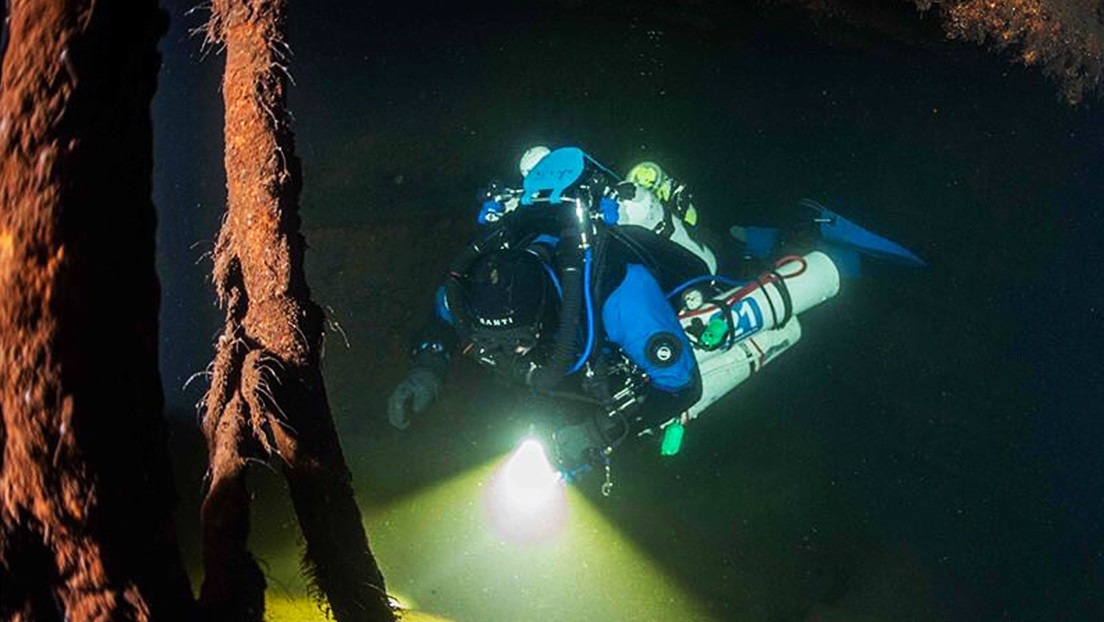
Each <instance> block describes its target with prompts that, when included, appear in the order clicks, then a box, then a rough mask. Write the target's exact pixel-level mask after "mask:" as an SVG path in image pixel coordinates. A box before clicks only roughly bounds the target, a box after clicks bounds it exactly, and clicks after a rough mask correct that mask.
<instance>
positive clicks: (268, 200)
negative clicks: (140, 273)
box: [200, 0, 394, 620]
mask: <svg viewBox="0 0 1104 622" xmlns="http://www.w3.org/2000/svg"><path fill="white" fill-rule="evenodd" d="M285 15H286V13H285V6H284V2H282V1H280V0H273V1H264V0H258V1H245V0H216V1H215V2H214V4H213V8H212V18H211V21H210V23H209V25H208V36H209V39H210V40H211V42H212V43H217V44H220V45H225V49H226V73H225V77H224V80H223V87H222V91H223V99H224V104H225V107H226V121H225V127H226V130H225V139H226V157H225V166H226V174H227V191H228V199H227V213H226V217H225V220H224V222H223V226H222V229H221V231H220V233H219V239H218V242H217V244H216V247H215V252H214V283H215V288H216V292H217V294H218V299H219V302H220V304H221V305H222V306H223V308H224V310H225V313H226V319H225V325H224V328H223V331H222V333H221V335H220V336H219V339H218V343H217V346H216V353H215V359H214V361H213V363H212V366H211V386H210V389H209V391H208V393H207V396H206V398H205V404H204V418H203V428H204V433H205V435H206V436H207V441H208V446H209V457H210V474H209V476H210V488H209V491H208V494H207V497H206V499H205V501H204V505H203V510H202V513H203V522H204V567H205V578H204V583H203V589H202V593H201V596H200V604H201V607H202V608H203V609H204V613H205V615H206V617H209V618H212V619H224V620H260V619H262V616H263V603H264V600H263V596H264V595H263V590H264V578H263V575H262V574H261V572H260V570H259V569H258V567H257V564H256V562H255V561H254V559H253V558H252V556H251V555H250V553H249V551H248V550H247V549H246V536H247V532H248V525H249V499H248V496H247V491H246V488H245V465H246V461H247V460H249V459H254V458H259V459H263V460H274V461H276V462H278V463H279V464H280V465H281V466H282V467H283V470H284V473H285V475H286V477H287V481H288V484H289V488H290V491H291V496H292V501H293V504H294V506H295V510H296V514H297V516H298V520H299V524H300V527H301V528H302V532H303V536H304V540H305V542H306V551H305V568H306V570H307V572H308V573H309V574H310V575H311V578H312V579H313V581H314V583H315V585H316V587H317V589H318V590H319V593H320V596H324V597H325V599H326V601H327V602H328V605H329V609H330V611H331V612H332V613H333V615H334V616H335V617H336V618H337V619H338V620H391V619H393V618H394V614H393V612H392V611H391V608H390V606H389V604H388V600H387V596H386V592H385V587H384V581H383V576H382V574H381V573H380V571H379V568H378V567H377V565H376V562H375V559H374V558H373V557H372V554H371V551H370V550H369V548H368V543H367V538H366V535H365V533H364V529H363V526H362V524H361V519H360V511H359V509H358V508H357V505H356V501H355V499H354V497H353V489H352V478H351V475H350V473H349V470H348V468H347V467H346V464H345V458H344V456H343V454H342V451H341V447H340V444H339V442H338V438H337V433H336V431H335V429H334V425H333V420H332V416H331V412H330V406H329V403H328V401H327V397H326V390H325V385H324V383H323V379H322V374H321V371H320V366H319V362H320V361H319V355H320V351H321V342H322V329H323V322H324V317H323V314H322V312H321V310H320V309H319V307H318V305H316V304H315V303H314V302H313V301H312V300H311V298H310V290H309V288H308V287H307V283H306V279H305V275H304V270H303V253H304V250H305V243H304V240H303V237H302V235H301V233H300V229H299V227H300V223H299V215H298V209H299V208H298V200H299V190H300V185H301V172H300V167H299V161H298V158H297V157H296V155H295V146H294V135H293V133H292V130H291V127H290V124H289V118H288V114H287V110H286V105H285V102H286V89H287V84H288V77H287V74H286V65H285V64H286V61H287V48H286V46H285V44H284V34H285V31H286V25H285Z"/></svg>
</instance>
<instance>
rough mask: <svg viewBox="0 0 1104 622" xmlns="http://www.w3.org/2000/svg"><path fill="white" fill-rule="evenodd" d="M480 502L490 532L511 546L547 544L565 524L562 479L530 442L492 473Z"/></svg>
mask: <svg viewBox="0 0 1104 622" xmlns="http://www.w3.org/2000/svg"><path fill="white" fill-rule="evenodd" d="M483 501H484V508H485V514H486V519H487V521H488V523H489V524H490V526H491V528H492V529H493V530H494V532H495V533H496V534H498V535H499V536H500V537H502V538H503V539H504V540H508V541H511V542H516V543H522V544H535V543H540V542H547V541H549V540H552V539H554V538H555V537H556V536H557V535H559V534H560V533H561V532H562V531H563V527H564V524H565V523H566V521H567V494H566V490H565V484H564V481H563V478H561V477H560V474H559V472H557V471H556V469H555V468H553V466H552V464H551V463H550V462H549V461H548V456H547V455H546V454H545V452H544V447H543V446H542V445H541V444H540V442H539V441H537V440H536V439H533V438H528V439H525V440H524V441H522V443H521V445H519V446H518V448H517V449H515V450H514V452H513V453H511V454H510V455H509V456H508V457H507V458H506V460H505V461H504V462H503V463H502V464H501V465H500V466H499V467H498V469H496V471H495V473H494V475H493V476H492V477H491V481H490V485H489V486H488V487H487V488H486V491H485V493H484V499H483Z"/></svg>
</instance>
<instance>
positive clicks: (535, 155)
mask: <svg viewBox="0 0 1104 622" xmlns="http://www.w3.org/2000/svg"><path fill="white" fill-rule="evenodd" d="M551 152H552V150H551V149H549V148H548V147H545V146H544V145H537V146H536V147H530V148H529V149H527V150H526V151H525V153H523V154H521V160H519V161H518V170H519V171H521V176H522V177H525V176H526V175H528V174H529V171H531V170H533V167H534V166H536V165H537V162H540V161H541V160H543V159H544V156H546V155H548V154H549V153H551Z"/></svg>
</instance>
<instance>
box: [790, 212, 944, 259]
mask: <svg viewBox="0 0 1104 622" xmlns="http://www.w3.org/2000/svg"><path fill="white" fill-rule="evenodd" d="M800 204H801V205H802V206H804V207H808V208H810V209H812V210H815V211H816V212H817V216H816V218H814V222H815V223H816V224H817V225H819V228H820V237H821V241H822V243H823V244H824V245H826V246H828V247H829V249H828V250H829V253H828V254H829V256H832V253H831V252H830V251H831V249H832V248H835V249H839V250H840V251H843V252H841V253H840V254H841V256H846V257H847V260H845V263H849V264H855V265H856V267H857V263H858V262H857V259H858V258H857V257H854V255H855V254H858V255H861V256H863V257H870V258H872V259H878V260H881V261H886V262H890V263H895V264H899V265H904V266H909V267H912V268H922V267H924V266H926V265H927V263H926V262H925V261H924V260H923V259H921V258H920V257H918V256H917V255H916V254H915V253H913V252H912V251H910V250H909V249H907V248H905V247H904V246H901V245H900V244H897V243H896V242H893V241H891V240H888V239H886V238H883V237H882V236H880V235H877V234H875V233H872V232H870V231H867V230H866V229H864V228H862V227H860V226H859V225H856V224H855V223H853V222H851V221H850V220H847V219H846V218H844V217H843V216H840V215H839V214H837V213H836V212H833V211H832V210H830V209H828V208H826V207H824V206H823V205H821V204H820V203H817V202H816V201H813V200H811V199H801V201H800Z"/></svg>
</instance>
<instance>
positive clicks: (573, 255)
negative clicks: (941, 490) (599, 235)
mask: <svg viewBox="0 0 1104 622" xmlns="http://www.w3.org/2000/svg"><path fill="white" fill-rule="evenodd" d="M574 237H575V236H572V235H571V234H570V233H566V232H565V235H564V236H563V237H562V238H561V240H563V241H562V242H561V244H563V245H564V246H565V247H567V246H568V244H567V240H568V239H572V238H574ZM560 258H561V260H565V259H566V261H564V266H563V269H562V274H561V276H560V283H561V285H562V286H563V302H562V304H561V306H560V321H559V328H558V329H557V332H556V342H555V343H554V344H553V345H552V353H551V355H550V356H549V359H548V362H547V363H546V364H544V365H542V366H541V367H540V368H538V369H536V370H535V371H534V372H533V376H532V379H531V380H530V384H531V386H532V387H533V388H535V389H537V390H538V391H550V390H551V389H552V388H553V387H555V386H556V385H557V384H559V382H560V381H561V380H563V379H564V376H566V375H567V371H568V369H569V368H570V366H571V365H572V364H573V363H574V362H575V357H576V356H578V352H579V315H580V311H581V310H582V308H583V294H584V292H583V250H582V249H581V248H579V247H578V246H576V245H572V246H570V248H565V249H564V250H563V251H561V253H560Z"/></svg>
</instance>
